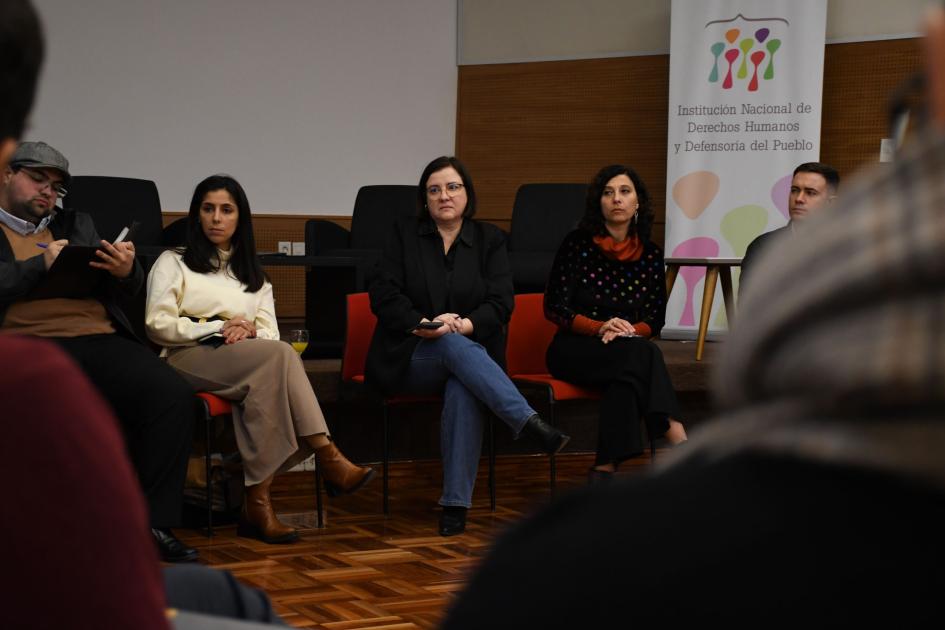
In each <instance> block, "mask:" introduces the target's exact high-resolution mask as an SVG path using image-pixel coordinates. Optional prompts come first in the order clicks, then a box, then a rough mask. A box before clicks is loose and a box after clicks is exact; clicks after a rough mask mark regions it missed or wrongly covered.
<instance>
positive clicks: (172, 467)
mask: <svg viewBox="0 0 945 630" xmlns="http://www.w3.org/2000/svg"><path fill="white" fill-rule="evenodd" d="M69 180H70V175H69V162H68V160H66V158H65V156H63V155H62V153H60V152H59V151H57V150H56V149H54V148H53V147H51V146H49V145H48V144H46V143H44V142H24V143H22V144H20V146H19V147H18V148H17V150H16V151H15V152H14V154H13V156H12V158H11V159H10V163H9V166H7V167H6V169H5V170H4V171H3V173H2V182H0V333H15V334H21V335H34V336H38V337H45V338H47V339H49V340H50V341H53V342H55V343H56V344H57V345H59V346H60V347H61V348H62V349H63V350H65V351H66V353H67V354H69V355H70V356H71V357H72V358H73V359H74V360H75V362H76V363H77V364H78V365H79V366H80V367H81V368H82V370H83V371H84V372H85V374H86V375H87V376H88V377H89V379H90V380H91V381H92V382H93V383H94V384H95V386H96V387H97V388H98V390H99V391H100V392H101V394H102V395H103V396H104V398H105V399H106V400H107V401H108V403H109V404H110V405H111V406H112V408H113V409H114V411H115V415H116V416H117V417H118V419H119V421H120V423H121V428H122V432H123V435H124V438H125V446H126V449H127V451H128V455H129V457H130V459H131V461H132V463H133V464H134V467H135V469H136V471H137V474H138V480H139V482H140V484H141V488H142V490H143V492H144V495H145V497H146V499H147V502H148V507H149V509H150V519H151V527H152V534H153V535H154V538H155V541H156V543H157V546H158V550H159V552H160V554H161V557H162V559H164V560H165V561H169V562H176V561H188V560H193V559H195V558H196V556H197V552H196V550H194V549H192V548H190V547H188V546H186V545H184V544H183V543H182V542H181V541H180V540H178V539H177V538H176V537H174V535H173V533H172V532H171V529H170V528H171V527H174V526H177V525H179V524H180V517H181V509H182V505H183V488H184V478H185V476H186V471H187V458H188V454H189V452H190V445H191V442H192V440H193V390H192V388H191V387H190V386H189V385H188V384H187V383H186V382H185V381H184V380H183V379H181V378H180V377H179V376H178V375H177V373H176V372H175V371H174V370H173V369H172V368H170V367H168V366H167V365H166V364H165V363H164V362H163V361H161V360H160V359H159V358H158V357H157V355H155V354H154V353H153V352H152V351H151V350H150V349H149V348H148V347H146V346H145V345H144V344H142V343H140V341H139V340H138V339H137V337H136V336H135V334H134V332H132V330H133V329H132V326H131V324H130V322H129V321H128V319H127V317H126V316H125V314H124V313H122V311H121V310H120V309H119V307H118V303H117V296H118V295H119V294H120V293H126V294H134V293H137V292H138V291H139V290H140V289H141V285H142V283H143V281H144V272H143V270H142V268H141V265H140V263H138V262H137V261H136V260H135V250H134V245H133V244H132V243H131V242H128V241H126V242H121V243H117V244H111V243H108V242H107V241H104V240H101V239H100V238H99V236H98V234H97V233H96V231H95V226H94V225H93V223H92V219H91V217H90V216H89V215H87V214H84V213H78V212H74V211H71V210H64V209H62V208H60V207H58V206H57V205H56V201H57V200H58V199H59V198H62V197H63V196H65V194H66V190H67V188H68V185H69ZM68 245H85V246H94V247H97V248H98V249H97V251H95V253H94V255H93V260H92V261H91V262H89V263H82V264H88V265H89V266H91V267H93V268H95V269H98V270H101V271H100V272H99V275H101V276H102V278H101V280H100V281H99V282H98V283H97V285H96V288H94V289H90V290H89V294H88V295H79V296H76V295H70V296H69V297H56V296H55V294H53V296H51V295H50V294H49V293H45V294H44V293H39V294H37V293H36V289H37V288H38V287H40V286H42V285H43V283H44V281H45V280H46V278H47V274H48V272H49V269H50V267H52V265H53V263H54V262H55V261H56V259H57V257H58V256H59V255H60V253H61V252H62V251H63V248H65V247H66V246H68ZM70 262H71V261H70ZM8 367H10V368H13V367H14V366H8ZM37 385H38V386H39V387H40V394H39V395H42V393H41V390H42V388H43V387H56V375H55V374H50V375H49V380H48V381H47V382H45V383H40V384H37ZM20 420H22V421H28V420H29V419H28V418H22V419H20ZM62 421H63V422H68V421H69V418H68V417H67V414H65V413H64V417H63V418H62ZM29 448H42V446H41V445H32V446H30V447H29ZM50 500H55V499H54V498H53V497H50ZM106 500H107V499H106Z"/></svg>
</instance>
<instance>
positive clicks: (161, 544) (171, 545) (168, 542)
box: [151, 527, 197, 562]
mask: <svg viewBox="0 0 945 630" xmlns="http://www.w3.org/2000/svg"><path fill="white" fill-rule="evenodd" d="M151 535H152V536H154V543H155V544H156V545H157V548H158V553H159V554H160V555H161V560H163V561H164V562H193V561H194V560H196V559H197V550H196V549H194V548H193V547H188V546H187V545H185V544H184V543H182V542H181V541H180V540H178V539H177V536H175V535H174V534H173V533H172V532H171V530H170V529H169V528H160V529H158V528H154V527H152V528H151Z"/></svg>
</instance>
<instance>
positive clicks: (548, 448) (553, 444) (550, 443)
mask: <svg viewBox="0 0 945 630" xmlns="http://www.w3.org/2000/svg"><path fill="white" fill-rule="evenodd" d="M522 433H527V434H528V435H530V436H532V437H533V438H535V439H536V440H538V442H539V443H540V444H541V448H542V449H543V450H544V451H545V452H546V453H548V454H549V455H554V454H555V453H557V452H559V451H560V450H561V449H563V448H564V446H565V444H567V443H568V441H569V440H570V439H571V437H570V436H568V435H565V434H564V433H562V432H561V431H559V430H558V429H556V428H554V427H553V426H551V425H550V424H548V423H547V422H545V421H544V420H542V419H541V418H540V417H539V416H538V414H537V413H536V414H535V415H534V416H532V417H531V418H529V419H528V421H527V422H526V423H525V428H524V429H522Z"/></svg>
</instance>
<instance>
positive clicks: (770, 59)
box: [705, 13, 790, 92]
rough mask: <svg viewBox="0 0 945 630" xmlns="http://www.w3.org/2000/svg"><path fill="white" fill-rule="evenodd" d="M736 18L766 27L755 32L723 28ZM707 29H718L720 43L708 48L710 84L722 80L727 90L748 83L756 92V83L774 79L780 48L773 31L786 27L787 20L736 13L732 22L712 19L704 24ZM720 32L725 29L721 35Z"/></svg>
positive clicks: (779, 42) (777, 38)
mask: <svg viewBox="0 0 945 630" xmlns="http://www.w3.org/2000/svg"><path fill="white" fill-rule="evenodd" d="M739 19H740V20H744V21H745V22H767V23H768V24H767V25H766V26H762V27H760V28H758V29H757V30H755V31H754V32H752V31H751V29H745V30H743V29H740V28H728V29H726V27H725V25H726V24H731V23H732V22H734V21H736V20H739ZM779 22H783V23H784V26H783V27H782V26H780V24H778V23H779ZM710 26H711V27H714V28H716V29H718V30H719V33H720V35H721V40H722V41H717V42H715V43H713V44H712V45H711V46H709V52H710V53H712V71H711V72H709V83H718V82H719V80H720V79H721V82H722V89H723V90H730V89H732V87H734V86H735V85H736V81H739V82H741V83H743V84H744V83H745V82H746V81H747V84H748V91H749V92H757V91H758V86H759V81H770V80H772V79H773V78H774V74H775V71H774V55H775V53H776V52H778V50H780V48H781V38H780V37H776V36H775V35H777V32H776V29H778V28H786V27H789V26H790V25H789V24H788V21H787V20H785V19H784V18H778V17H772V18H746V17H745V16H743V15H742V14H741V13H739V14H738V15H736V16H735V17H734V18H732V19H731V20H713V21H711V22H709V23H708V24H706V25H705V27H706V28H709V27H710ZM722 29H726V30H724V32H723V30H722ZM739 38H740V39H739ZM749 63H750V64H751V65H750V69H749ZM726 64H727V65H726ZM749 75H751V78H749Z"/></svg>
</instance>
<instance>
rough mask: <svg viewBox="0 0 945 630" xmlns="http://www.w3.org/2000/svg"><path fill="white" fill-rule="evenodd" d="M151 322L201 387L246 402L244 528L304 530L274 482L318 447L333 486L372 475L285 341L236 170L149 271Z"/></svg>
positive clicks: (284, 538)
mask: <svg viewBox="0 0 945 630" xmlns="http://www.w3.org/2000/svg"><path fill="white" fill-rule="evenodd" d="M145 323H146V325H147V330H148V336H149V337H150V338H151V340H152V341H154V342H155V343H157V344H160V345H161V346H163V347H164V350H163V351H162V353H161V354H162V356H165V357H166V358H167V361H168V363H170V364H171V365H172V366H173V367H174V368H175V369H177V370H178V371H179V372H180V373H181V374H182V375H183V376H184V378H186V379H187V380H188V381H190V383H191V384H193V386H194V387H195V388H197V389H199V390H201V391H207V392H211V393H213V394H216V395H218V396H220V397H221V398H225V399H228V400H231V401H233V402H234V403H237V404H235V405H234V427H235V432H236V441H237V445H238V446H239V450H240V454H241V455H242V458H243V466H244V474H245V480H246V500H245V501H244V503H243V512H242V515H241V518H240V523H239V527H238V529H237V533H238V534H239V535H241V536H250V537H254V538H259V539H260V540H263V541H265V542H267V543H284V542H293V541H295V540H297V539H298V533H297V532H296V531H295V530H294V529H293V528H291V527H289V526H287V525H285V524H283V523H281V522H279V520H278V519H277V518H276V515H275V513H274V512H273V511H272V505H271V503H270V498H269V487H270V485H271V483H272V479H273V476H274V475H275V474H276V472H278V471H280V470H283V469H285V468H288V467H291V466H293V465H294V464H296V463H298V462H299V461H301V460H302V459H304V458H305V457H307V456H308V455H309V454H311V452H312V451H314V452H315V455H316V457H317V459H318V466H320V467H321V469H322V474H323V475H324V478H325V485H326V487H327V490H328V492H329V494H332V495H336V494H341V493H347V492H353V491H355V490H357V489H358V488H360V487H361V486H363V485H364V484H365V483H366V482H367V481H369V480H370V479H371V477H373V475H374V471H373V470H372V469H371V468H368V467H361V466H355V465H354V464H352V463H351V462H349V461H348V460H347V459H346V458H345V456H344V455H342V454H341V452H340V451H339V450H338V448H337V447H336V446H335V444H334V442H332V441H331V438H330V436H329V433H328V426H327V424H326V422H325V417H324V415H323V414H322V410H321V408H320V407H319V404H318V400H317V399H316V398H315V393H314V392H313V391H312V387H311V384H310V383H309V380H308V377H307V376H306V374H305V369H304V368H303V366H302V362H301V360H300V359H299V357H298V356H297V355H296V353H295V351H294V350H293V349H292V347H291V346H290V345H289V344H287V343H284V342H280V341H279V329H278V326H277V324H276V314H275V305H274V302H273V298H272V284H270V283H269V281H268V280H267V279H266V275H265V272H263V269H262V266H261V265H260V264H259V260H258V259H257V257H256V245H255V240H254V238H253V225H252V218H251V215H250V209H249V202H248V201H247V199H246V194H245V193H244V192H243V188H242V186H240V184H239V182H237V181H236V180H235V179H233V178H232V177H229V176H227V175H212V176H210V177H208V178H207V179H205V180H203V181H202V182H200V183H199V184H198V185H197V188H196V190H194V196H193V200H192V201H191V203H190V213H189V215H188V225H187V238H186V247H185V248H183V249H180V250H171V251H166V252H164V253H163V254H161V256H160V257H159V258H158V260H157V262H155V264H154V267H153V268H152V269H151V273H150V275H149V277H148V297H147V308H146V315H145Z"/></svg>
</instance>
